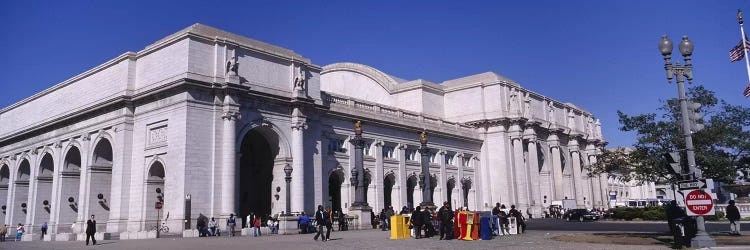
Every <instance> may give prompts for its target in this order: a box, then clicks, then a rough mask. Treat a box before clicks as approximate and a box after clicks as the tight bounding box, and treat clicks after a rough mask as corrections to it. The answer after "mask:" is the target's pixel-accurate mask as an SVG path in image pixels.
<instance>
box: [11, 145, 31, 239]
mask: <svg viewBox="0 0 750 250" xmlns="http://www.w3.org/2000/svg"><path fill="white" fill-rule="evenodd" d="M29 178H31V165H30V164H29V161H28V160H27V159H23V161H22V162H21V164H20V165H18V173H17V175H16V181H15V185H16V186H15V190H14V193H15V199H13V203H12V204H13V206H14V208H13V216H12V217H11V218H12V220H11V221H10V224H11V225H16V224H18V223H23V224H26V213H28V209H29V205H28V204H27V203H26V202H28V199H29Z"/></svg>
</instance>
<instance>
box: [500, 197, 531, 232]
mask: <svg viewBox="0 0 750 250" xmlns="http://www.w3.org/2000/svg"><path fill="white" fill-rule="evenodd" d="M492 216H495V217H497V218H496V219H494V220H493V223H492V224H493V230H492V232H493V234H494V235H510V218H515V219H516V227H517V232H518V233H525V232H526V218H524V217H523V214H522V213H521V211H518V209H516V205H510V209H508V208H507V207H505V204H500V203H499V202H498V203H495V207H494V208H492Z"/></svg>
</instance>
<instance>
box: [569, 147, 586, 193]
mask: <svg viewBox="0 0 750 250" xmlns="http://www.w3.org/2000/svg"><path fill="white" fill-rule="evenodd" d="M568 146H569V147H570V155H571V156H570V157H571V161H572V163H573V164H572V167H573V168H572V169H571V170H572V171H573V182H572V183H571V184H572V186H573V190H575V199H576V207H578V208H584V204H583V189H584V187H583V186H584V185H583V183H582V182H583V181H582V180H583V178H582V176H581V174H582V173H581V155H580V152H579V151H578V140H576V138H571V139H570V141H569V142H568Z"/></svg>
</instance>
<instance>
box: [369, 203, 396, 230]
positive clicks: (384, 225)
mask: <svg viewBox="0 0 750 250" xmlns="http://www.w3.org/2000/svg"><path fill="white" fill-rule="evenodd" d="M394 214H395V211H393V206H388V208H383V209H382V210H380V213H379V214H378V215H376V216H373V217H372V223H373V228H376V226H377V223H378V222H379V223H380V230H382V231H386V230H391V216H393V215H394Z"/></svg>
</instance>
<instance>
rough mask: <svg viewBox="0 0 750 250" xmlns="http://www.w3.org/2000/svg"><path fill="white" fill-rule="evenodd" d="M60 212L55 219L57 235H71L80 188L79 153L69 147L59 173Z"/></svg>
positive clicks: (75, 148) (76, 213) (74, 147)
mask: <svg viewBox="0 0 750 250" xmlns="http://www.w3.org/2000/svg"><path fill="white" fill-rule="evenodd" d="M60 182H61V183H60V184H61V185H60V204H56V205H55V206H57V207H59V209H60V211H59V213H58V218H57V225H58V226H57V232H58V233H73V230H72V228H71V227H70V225H71V224H73V223H75V222H76V220H77V219H78V212H79V211H80V210H79V209H80V208H79V203H80V201H79V200H78V199H79V198H80V195H79V193H80V190H79V189H80V187H81V151H80V150H79V149H78V147H76V146H71V147H70V148H69V149H68V151H67V152H66V153H65V160H64V161H63V165H62V171H60Z"/></svg>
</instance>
